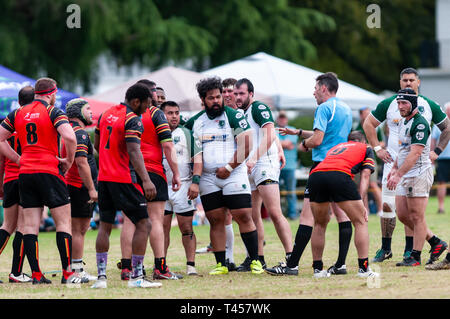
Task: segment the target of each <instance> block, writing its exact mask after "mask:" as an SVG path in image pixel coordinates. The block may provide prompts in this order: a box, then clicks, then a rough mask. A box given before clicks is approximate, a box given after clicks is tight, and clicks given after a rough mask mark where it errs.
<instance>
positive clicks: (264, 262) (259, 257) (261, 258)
mask: <svg viewBox="0 0 450 319" xmlns="http://www.w3.org/2000/svg"><path fill="white" fill-rule="evenodd" d="M258 260H259V261H260V262H261V265H263V266H264V265H265V264H266V261H265V260H264V255H258Z"/></svg>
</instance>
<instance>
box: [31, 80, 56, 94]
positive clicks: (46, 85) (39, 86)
mask: <svg viewBox="0 0 450 319" xmlns="http://www.w3.org/2000/svg"><path fill="white" fill-rule="evenodd" d="M54 86H56V81H55V80H53V79H51V78H40V79H38V80H37V81H36V83H35V84H34V91H35V92H44V91H49V90H51V89H52V88H53V87H54ZM35 94H37V93H35Z"/></svg>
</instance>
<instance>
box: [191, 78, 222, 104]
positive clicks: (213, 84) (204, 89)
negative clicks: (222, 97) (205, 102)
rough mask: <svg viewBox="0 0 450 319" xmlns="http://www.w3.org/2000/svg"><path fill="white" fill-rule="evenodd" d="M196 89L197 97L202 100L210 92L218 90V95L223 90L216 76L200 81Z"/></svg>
mask: <svg viewBox="0 0 450 319" xmlns="http://www.w3.org/2000/svg"><path fill="white" fill-rule="evenodd" d="M196 87H197V92H198V95H199V96H200V98H202V99H204V98H205V97H206V93H208V92H209V91H211V90H215V89H218V90H219V91H220V93H222V90H223V86H222V81H221V80H220V78H219V77H217V76H215V77H211V78H206V79H202V80H200V82H198V83H197V85H196Z"/></svg>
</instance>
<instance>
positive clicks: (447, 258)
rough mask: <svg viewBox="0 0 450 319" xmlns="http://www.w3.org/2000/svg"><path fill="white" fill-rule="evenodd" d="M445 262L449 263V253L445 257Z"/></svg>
mask: <svg viewBox="0 0 450 319" xmlns="http://www.w3.org/2000/svg"><path fill="white" fill-rule="evenodd" d="M445 260H447V261H448V262H450V253H447V256H445Z"/></svg>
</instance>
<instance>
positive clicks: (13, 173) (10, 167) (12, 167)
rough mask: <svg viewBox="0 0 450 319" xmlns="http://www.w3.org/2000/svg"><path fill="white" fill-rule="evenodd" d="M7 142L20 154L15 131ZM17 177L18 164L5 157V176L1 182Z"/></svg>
mask: <svg viewBox="0 0 450 319" xmlns="http://www.w3.org/2000/svg"><path fill="white" fill-rule="evenodd" d="M8 143H9V145H10V146H11V148H12V149H13V150H15V151H16V153H17V154H19V155H21V154H22V151H21V148H20V142H19V140H18V138H17V133H16V132H14V133H13V134H12V135H11V136H10V137H9V138H8ZM18 178H19V165H17V164H16V163H14V162H12V161H11V160H10V159H9V158H7V157H5V177H4V178H3V183H8V182H10V181H14V180H16V179H18Z"/></svg>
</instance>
